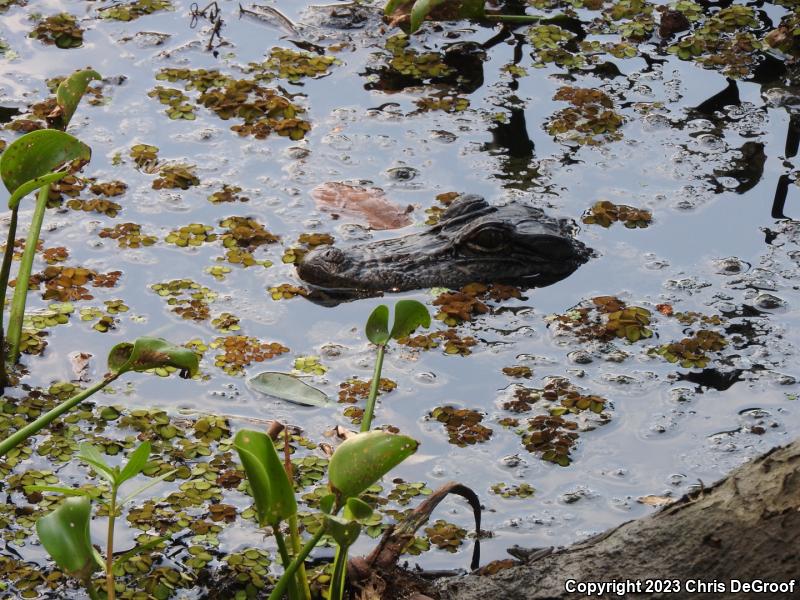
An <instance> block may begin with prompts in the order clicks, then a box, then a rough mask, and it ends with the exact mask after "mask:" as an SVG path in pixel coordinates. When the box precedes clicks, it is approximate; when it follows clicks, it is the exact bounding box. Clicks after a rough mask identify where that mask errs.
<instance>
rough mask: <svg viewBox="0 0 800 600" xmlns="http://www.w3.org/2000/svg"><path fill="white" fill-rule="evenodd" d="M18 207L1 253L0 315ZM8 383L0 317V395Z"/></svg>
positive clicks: (2, 310) (12, 211)
mask: <svg viewBox="0 0 800 600" xmlns="http://www.w3.org/2000/svg"><path fill="white" fill-rule="evenodd" d="M18 215H19V205H17V206H15V207H14V208H12V209H11V221H10V222H9V224H8V239H7V240H6V249H5V252H4V253H3V266H2V267H0V315H2V313H3V312H5V310H6V292H7V291H8V277H9V275H10V274H11V261H12V260H13V259H14V242H15V241H16V238H17V217H18ZM7 382H8V373H6V340H5V331H4V328H3V318H2V316H0V393H2V392H4V391H5V387H6V383H7Z"/></svg>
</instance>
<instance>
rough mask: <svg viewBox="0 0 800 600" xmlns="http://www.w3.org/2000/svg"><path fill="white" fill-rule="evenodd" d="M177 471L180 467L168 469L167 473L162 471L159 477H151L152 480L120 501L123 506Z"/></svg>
mask: <svg viewBox="0 0 800 600" xmlns="http://www.w3.org/2000/svg"><path fill="white" fill-rule="evenodd" d="M177 471H178V469H172V470H171V471H167V472H166V473H162V474H161V475H159V476H158V477H153V479H151V480H150V481H148V482H147V483H145V484H144V485H143V486H142V487H140V488H138V489H136V490H134V491H132V492H131V493H130V494H128V495H127V496H125V497H124V498H123V499H122V500H120V501H119V504H120V506H122V505H123V504H127V503H128V502H130V501H131V500H133V499H134V498H135V497H136V496H138V495H139V494H141V493H142V492H144V491H145V490H149V489H150V488H151V487H153V486H154V485H158V484H159V483H161V482H162V481H164V480H165V479H167V478H168V477H169V476H170V475H172V474H174V473H176V472H177Z"/></svg>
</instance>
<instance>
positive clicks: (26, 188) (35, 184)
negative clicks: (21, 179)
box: [8, 171, 69, 210]
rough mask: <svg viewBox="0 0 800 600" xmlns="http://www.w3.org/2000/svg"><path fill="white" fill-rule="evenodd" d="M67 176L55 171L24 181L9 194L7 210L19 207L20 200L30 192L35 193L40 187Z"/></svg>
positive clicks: (65, 173) (63, 172) (62, 172)
mask: <svg viewBox="0 0 800 600" xmlns="http://www.w3.org/2000/svg"><path fill="white" fill-rule="evenodd" d="M67 175H69V173H67V172H66V171H57V172H55V173H48V174H47V175H42V176H41V177H37V178H36V179H31V180H30V181H26V182H25V183H23V184H22V185H21V186H19V187H18V188H17V189H16V190H14V193H13V194H11V197H10V198H9V199H8V208H10V209H11V210H14V209H15V208H17V206H19V203H20V200H22V199H23V198H24V197H25V196H27V195H28V194H30V193H31V192H35V191H36V190H38V189H39V188H40V187H44V186H46V185H50V184H51V183H55V182H56V181H58V180H59V179H62V178H64V177H66V176H67Z"/></svg>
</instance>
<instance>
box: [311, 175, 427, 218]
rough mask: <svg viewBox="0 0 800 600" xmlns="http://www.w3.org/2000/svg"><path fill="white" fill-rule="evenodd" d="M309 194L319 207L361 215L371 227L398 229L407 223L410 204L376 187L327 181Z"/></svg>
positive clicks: (354, 215)
mask: <svg viewBox="0 0 800 600" xmlns="http://www.w3.org/2000/svg"><path fill="white" fill-rule="evenodd" d="M311 197H312V198H314V201H315V202H316V203H317V206H318V207H319V208H321V209H322V210H324V211H327V212H332V213H342V214H346V215H349V216H353V217H361V218H363V219H365V220H366V222H367V223H368V224H369V226H370V227H371V228H372V229H399V228H400V227H406V226H407V225H410V224H411V218H410V217H409V216H408V213H409V212H411V211H412V210H413V207H411V206H407V207H402V206H400V205H398V204H395V203H394V202H392V201H391V200H389V199H388V198H387V197H386V195H385V194H384V193H383V190H382V189H380V188H376V187H369V188H368V187H362V186H357V185H349V184H347V183H341V182H337V181H329V182H327V183H322V184H320V185H318V186H317V187H315V188H314V189H313V190H311Z"/></svg>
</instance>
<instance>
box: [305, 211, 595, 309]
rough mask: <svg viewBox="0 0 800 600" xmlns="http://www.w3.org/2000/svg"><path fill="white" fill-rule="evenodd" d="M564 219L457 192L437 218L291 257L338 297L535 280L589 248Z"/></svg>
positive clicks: (574, 262) (547, 280) (571, 267)
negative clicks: (396, 233) (387, 235)
mask: <svg viewBox="0 0 800 600" xmlns="http://www.w3.org/2000/svg"><path fill="white" fill-rule="evenodd" d="M571 229H572V227H571V225H570V222H569V221H565V220H563V219H555V218H552V217H549V216H547V215H545V214H544V212H543V211H542V210H540V209H538V208H534V207H531V206H526V205H522V204H518V203H510V204H506V205H504V206H492V205H489V204H488V203H487V202H486V201H485V200H484V199H483V198H480V197H478V196H463V197H462V198H460V199H458V200H456V201H455V202H454V203H453V204H452V205H451V206H450V207H448V209H447V210H446V211H445V212H444V214H443V215H442V216H441V218H440V221H439V223H438V224H436V225H434V226H432V227H430V228H429V229H427V230H425V231H422V232H420V233H415V234H411V235H407V236H404V237H400V238H395V239H389V240H381V241H377V242H370V243H365V244H357V245H354V246H350V247H348V248H344V249H342V248H336V247H326V248H318V249H316V250H313V251H311V252H309V253H308V254H306V256H305V257H304V258H303V259H302V260H301V261H300V262H299V263H298V264H297V273H298V275H299V276H300V278H301V279H303V280H304V281H306V282H308V283H309V284H311V285H312V286H314V287H316V288H320V289H323V290H327V291H331V292H336V293H337V294H338V295H340V296H342V295H344V296H345V297H346V296H348V295H350V296H352V297H360V296H364V295H369V294H373V295H374V294H378V293H380V292H384V291H403V290H412V289H418V288H425V287H436V286H443V287H449V288H459V287H462V286H464V285H466V284H468V283H472V282H482V283H507V284H513V285H519V286H521V287H526V288H527V287H534V286H536V287H541V286H544V285H549V284H551V283H555V282H556V281H559V280H561V279H563V278H564V277H567V276H568V275H570V274H571V273H572V272H573V271H575V269H577V268H578V267H579V266H580V265H581V264H583V263H585V262H586V261H587V260H588V258H589V256H590V254H591V251H590V250H589V249H587V248H586V246H584V245H583V244H582V243H581V242H579V241H578V240H576V239H575V238H574V237H573V236H572V231H571Z"/></svg>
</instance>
